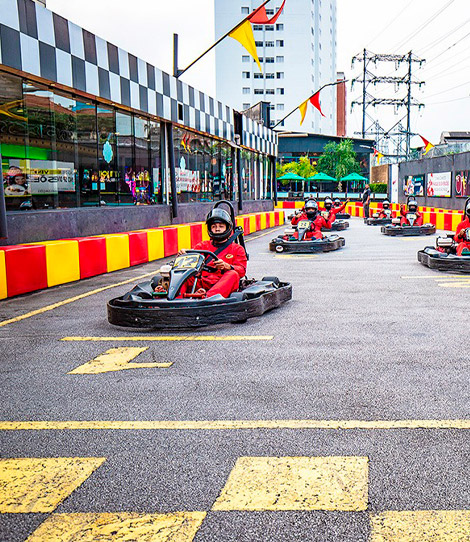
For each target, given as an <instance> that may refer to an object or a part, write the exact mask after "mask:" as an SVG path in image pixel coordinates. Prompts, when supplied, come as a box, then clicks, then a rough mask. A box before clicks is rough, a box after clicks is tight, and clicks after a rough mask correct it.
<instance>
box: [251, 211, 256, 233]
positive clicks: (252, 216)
mask: <svg viewBox="0 0 470 542" xmlns="http://www.w3.org/2000/svg"><path fill="white" fill-rule="evenodd" d="M249 216H250V233H254V232H255V231H257V230H256V216H255V215H249Z"/></svg>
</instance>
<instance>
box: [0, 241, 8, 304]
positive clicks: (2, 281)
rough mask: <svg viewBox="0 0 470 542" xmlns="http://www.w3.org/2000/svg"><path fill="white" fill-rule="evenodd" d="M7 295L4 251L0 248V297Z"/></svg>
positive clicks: (3, 297)
mask: <svg viewBox="0 0 470 542" xmlns="http://www.w3.org/2000/svg"><path fill="white" fill-rule="evenodd" d="M6 297H7V268H6V265H5V252H4V251H3V250H0V299H5V298H6Z"/></svg>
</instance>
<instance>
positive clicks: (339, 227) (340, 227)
mask: <svg viewBox="0 0 470 542" xmlns="http://www.w3.org/2000/svg"><path fill="white" fill-rule="evenodd" d="M348 228H349V222H333V224H332V225H331V228H322V231H324V232H327V231H344V230H347V229H348Z"/></svg>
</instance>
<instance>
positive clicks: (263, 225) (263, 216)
mask: <svg viewBox="0 0 470 542" xmlns="http://www.w3.org/2000/svg"><path fill="white" fill-rule="evenodd" d="M267 227H268V226H267V220H266V213H261V229H262V230H265V229H266V228H267Z"/></svg>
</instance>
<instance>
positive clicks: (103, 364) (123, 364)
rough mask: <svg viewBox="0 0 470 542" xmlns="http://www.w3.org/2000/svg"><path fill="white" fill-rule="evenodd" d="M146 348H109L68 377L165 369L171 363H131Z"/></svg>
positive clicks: (74, 370)
mask: <svg viewBox="0 0 470 542" xmlns="http://www.w3.org/2000/svg"><path fill="white" fill-rule="evenodd" d="M148 349H149V347H148V346H144V347H141V348H137V347H134V346H123V347H121V348H111V349H109V350H107V351H106V352H105V353H104V354H100V355H99V356H97V357H96V358H95V359H92V360H91V361H88V362H87V363H84V364H83V365H80V366H79V367H77V368H76V369H73V371H70V372H69V373H68V374H69V375H91V374H101V373H111V372H113V371H124V370H125V369H144V368H151V367H158V368H160V369H166V368H168V367H171V366H172V365H173V363H155V362H153V363H131V361H132V360H133V359H135V358H136V357H137V356H138V355H139V354H141V353H142V352H145V351H146V350H148Z"/></svg>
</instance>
